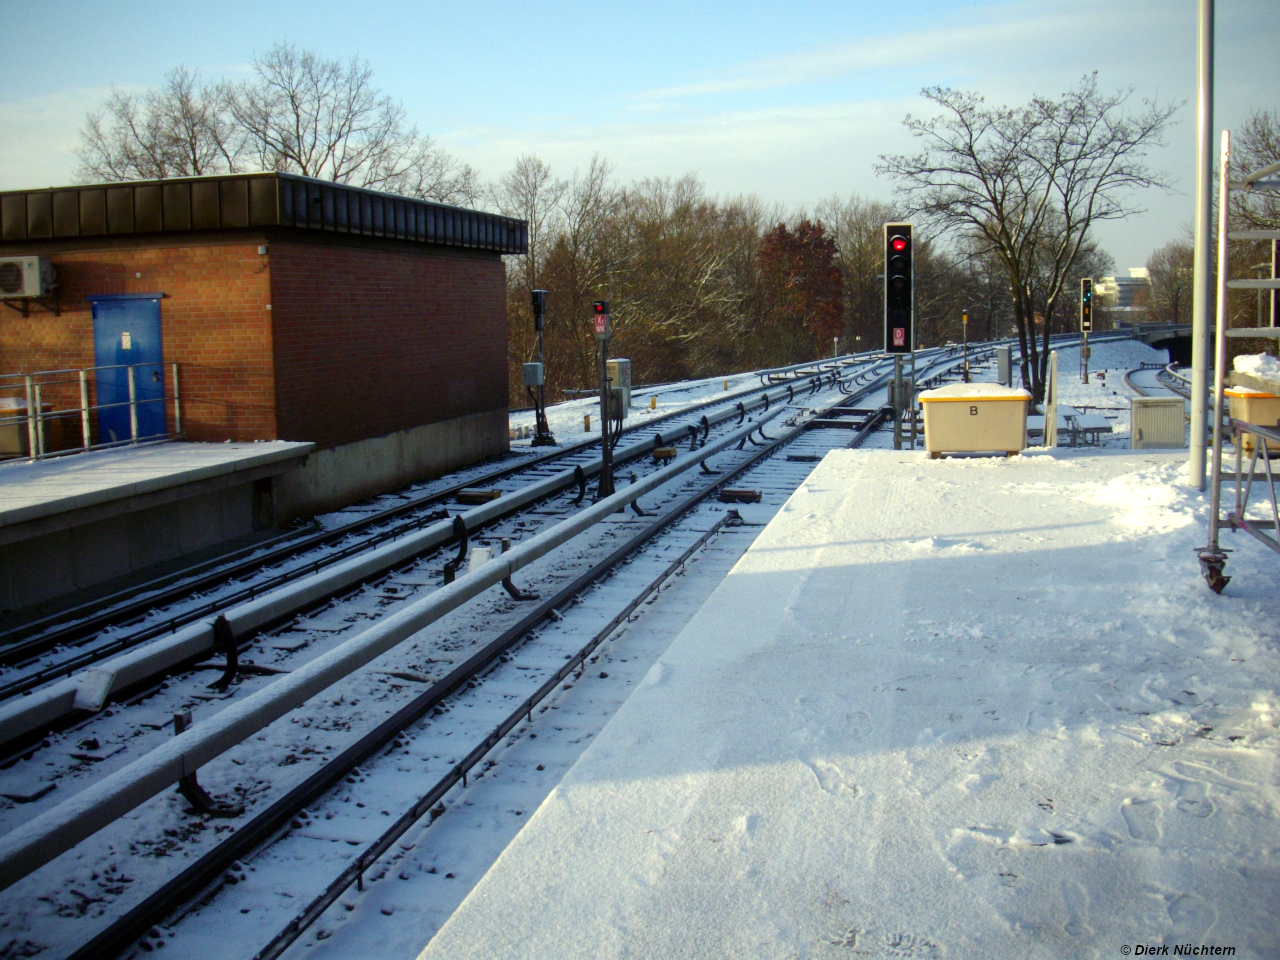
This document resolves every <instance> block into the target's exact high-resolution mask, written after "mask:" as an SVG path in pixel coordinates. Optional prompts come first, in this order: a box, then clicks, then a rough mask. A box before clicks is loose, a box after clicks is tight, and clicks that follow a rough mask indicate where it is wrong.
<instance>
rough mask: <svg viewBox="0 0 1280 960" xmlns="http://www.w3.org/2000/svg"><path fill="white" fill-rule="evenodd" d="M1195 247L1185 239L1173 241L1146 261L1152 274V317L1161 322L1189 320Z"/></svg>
mask: <svg viewBox="0 0 1280 960" xmlns="http://www.w3.org/2000/svg"><path fill="white" fill-rule="evenodd" d="M1194 260H1195V250H1194V248H1193V247H1192V245H1191V244H1190V243H1189V242H1188V241H1186V240H1172V241H1170V242H1169V243H1166V244H1165V245H1164V246H1163V247H1161V248H1160V249H1159V250H1157V251H1156V252H1155V253H1153V254H1152V255H1151V258H1150V259H1149V260H1147V272H1148V273H1149V274H1150V276H1151V300H1150V310H1151V319H1153V320H1158V321H1160V322H1161V323H1190V322H1191V286H1192V283H1191V280H1192V276H1191V268H1192V265H1193V262H1194Z"/></svg>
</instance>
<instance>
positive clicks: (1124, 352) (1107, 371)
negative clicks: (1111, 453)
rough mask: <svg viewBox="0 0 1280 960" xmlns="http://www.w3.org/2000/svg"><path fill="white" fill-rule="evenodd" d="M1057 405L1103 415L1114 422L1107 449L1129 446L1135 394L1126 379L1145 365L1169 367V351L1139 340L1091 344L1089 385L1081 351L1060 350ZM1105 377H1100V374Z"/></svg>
mask: <svg viewBox="0 0 1280 960" xmlns="http://www.w3.org/2000/svg"><path fill="white" fill-rule="evenodd" d="M1057 350H1058V402H1059V403H1065V404H1068V405H1070V406H1072V407H1075V408H1076V409H1077V410H1079V411H1080V412H1081V413H1096V414H1101V415H1102V416H1104V417H1106V418H1107V419H1108V420H1110V421H1111V434H1110V435H1109V436H1104V437H1103V441H1102V445H1103V446H1104V447H1127V446H1129V399H1130V398H1131V397H1134V396H1136V394H1135V393H1134V392H1133V391H1132V390H1130V389H1129V388H1128V387H1127V386H1125V382H1124V375H1125V373H1127V372H1128V371H1130V370H1135V369H1137V368H1138V367H1140V366H1141V365H1142V364H1144V363H1160V364H1167V363H1168V362H1169V351H1168V350H1157V349H1155V347H1149V346H1147V345H1146V344H1145V343H1140V342H1139V341H1137V340H1116V341H1105V340H1104V341H1103V342H1101V343H1097V342H1093V343H1090V344H1089V382H1088V383H1087V384H1086V383H1083V382H1082V377H1081V376H1080V348H1079V347H1078V346H1073V347H1059V348H1057ZM1099 373H1101V374H1102V376H1101V377H1099V376H1098V374H1099Z"/></svg>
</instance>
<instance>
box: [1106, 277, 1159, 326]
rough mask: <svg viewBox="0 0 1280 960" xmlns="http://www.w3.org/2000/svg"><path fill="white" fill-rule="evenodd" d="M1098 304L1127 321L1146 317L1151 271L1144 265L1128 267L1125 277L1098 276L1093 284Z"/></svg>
mask: <svg viewBox="0 0 1280 960" xmlns="http://www.w3.org/2000/svg"><path fill="white" fill-rule="evenodd" d="M1093 295H1094V296H1095V297H1097V298H1098V301H1099V303H1098V306H1100V307H1101V308H1102V309H1104V310H1106V311H1108V313H1111V314H1113V315H1115V319H1116V320H1119V321H1122V322H1127V323H1140V322H1142V321H1143V320H1145V319H1146V318H1147V307H1148V304H1149V303H1150V302H1151V273H1150V271H1148V270H1147V268H1146V267H1130V268H1129V275H1128V276H1127V277H1099V278H1098V279H1097V280H1095V281H1094V284H1093Z"/></svg>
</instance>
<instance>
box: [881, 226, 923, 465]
mask: <svg viewBox="0 0 1280 960" xmlns="http://www.w3.org/2000/svg"><path fill="white" fill-rule="evenodd" d="M911 239H912V224H910V223H886V224H885V225H884V350H885V353H890V354H894V355H895V356H894V358H893V449H895V450H900V449H902V441H903V435H902V417H903V414H904V412H905V411H908V410H910V411H912V417H911V447H912V449H914V448H915V436H916V434H915V423H916V421H915V415H914V409H915V397H914V394H915V365H916V362H915V342H916V332H915V263H914V259H913V255H912V254H913V251H912V245H911ZM902 354H907V355H908V356H910V357H911V372H910V379H909V381H904V380H903V377H902ZM908 383H909V386H908ZM908 394H910V396H908Z"/></svg>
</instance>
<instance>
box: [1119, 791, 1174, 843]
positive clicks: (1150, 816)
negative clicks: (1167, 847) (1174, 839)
mask: <svg viewBox="0 0 1280 960" xmlns="http://www.w3.org/2000/svg"><path fill="white" fill-rule="evenodd" d="M1120 816H1122V817H1124V822H1125V826H1127V827H1128V828H1129V836H1131V837H1133V839H1135V840H1144V841H1146V842H1147V843H1158V842H1159V841H1160V838H1161V836H1163V831H1162V830H1161V828H1160V820H1161V813H1160V807H1159V805H1158V804H1157V803H1156V802H1155V801H1154V800H1135V799H1133V798H1132V797H1126V798H1125V800H1124V802H1123V803H1122V804H1120Z"/></svg>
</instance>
